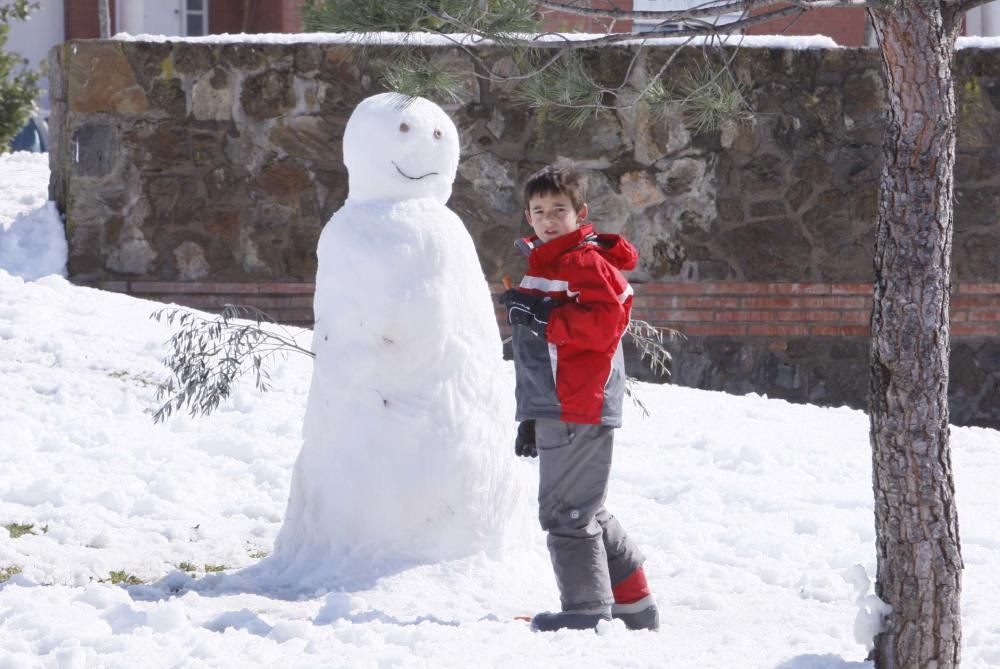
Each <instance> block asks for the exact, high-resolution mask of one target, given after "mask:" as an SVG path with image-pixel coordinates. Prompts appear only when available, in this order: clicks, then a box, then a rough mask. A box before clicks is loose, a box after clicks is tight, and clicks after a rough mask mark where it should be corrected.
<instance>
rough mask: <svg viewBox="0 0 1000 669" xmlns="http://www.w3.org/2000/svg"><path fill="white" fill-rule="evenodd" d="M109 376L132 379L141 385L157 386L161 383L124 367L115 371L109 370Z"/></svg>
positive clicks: (124, 379)
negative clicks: (134, 373)
mask: <svg viewBox="0 0 1000 669" xmlns="http://www.w3.org/2000/svg"><path fill="white" fill-rule="evenodd" d="M108 376H110V377H112V378H115V379H119V380H120V381H126V382H127V381H132V382H133V383H136V384H138V385H140V386H157V385H159V384H158V383H157V382H156V381H153V380H152V379H148V378H146V377H143V376H133V375H132V374H130V373H129V372H128V371H126V370H124V369H119V370H116V371H114V372H108Z"/></svg>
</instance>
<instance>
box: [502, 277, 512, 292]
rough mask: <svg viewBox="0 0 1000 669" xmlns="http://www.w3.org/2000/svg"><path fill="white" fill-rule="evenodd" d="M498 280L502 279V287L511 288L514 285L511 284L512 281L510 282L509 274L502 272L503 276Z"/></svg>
mask: <svg viewBox="0 0 1000 669" xmlns="http://www.w3.org/2000/svg"><path fill="white" fill-rule="evenodd" d="M500 280H501V281H503V287H504V288H505V289H506V290H510V289H511V288H513V287H514V284H512V283H511V282H510V274H504V275H503V278H502V279H500Z"/></svg>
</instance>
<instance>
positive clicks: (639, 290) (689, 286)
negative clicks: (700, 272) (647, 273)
mask: <svg viewBox="0 0 1000 669" xmlns="http://www.w3.org/2000/svg"><path fill="white" fill-rule="evenodd" d="M707 285H709V284H704V283H664V282H659V281H656V282H652V283H634V284H632V290H634V291H635V294H636V295H692V294H693V295H700V294H702V293H705V292H707V291H706V286H707Z"/></svg>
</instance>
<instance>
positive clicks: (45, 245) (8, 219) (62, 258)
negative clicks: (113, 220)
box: [0, 151, 67, 280]
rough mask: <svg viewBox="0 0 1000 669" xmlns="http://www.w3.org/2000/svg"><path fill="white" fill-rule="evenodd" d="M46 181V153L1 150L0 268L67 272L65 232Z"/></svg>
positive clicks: (33, 275) (21, 272)
mask: <svg viewBox="0 0 1000 669" xmlns="http://www.w3.org/2000/svg"><path fill="white" fill-rule="evenodd" d="M48 183H49V154H47V153H27V152H23V151H19V152H17V153H0V269H4V270H6V271H7V272H9V273H10V274H14V275H15V276H20V277H23V278H25V279H29V280H31V279H37V278H39V277H42V276H46V275H48V274H63V275H65V274H66V253H67V247H66V235H65V232H64V231H63V225H62V222H61V221H60V220H59V213H58V212H57V211H56V206H55V204H54V203H52V202H48V199H49V198H48Z"/></svg>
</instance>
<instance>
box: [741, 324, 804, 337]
mask: <svg viewBox="0 0 1000 669" xmlns="http://www.w3.org/2000/svg"><path fill="white" fill-rule="evenodd" d="M747 334H748V335H751V336H767V337H801V336H804V335H807V334H809V326H808V325H790V324H789V325H775V324H773V323H772V324H767V325H764V324H758V325H748V326H747Z"/></svg>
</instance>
